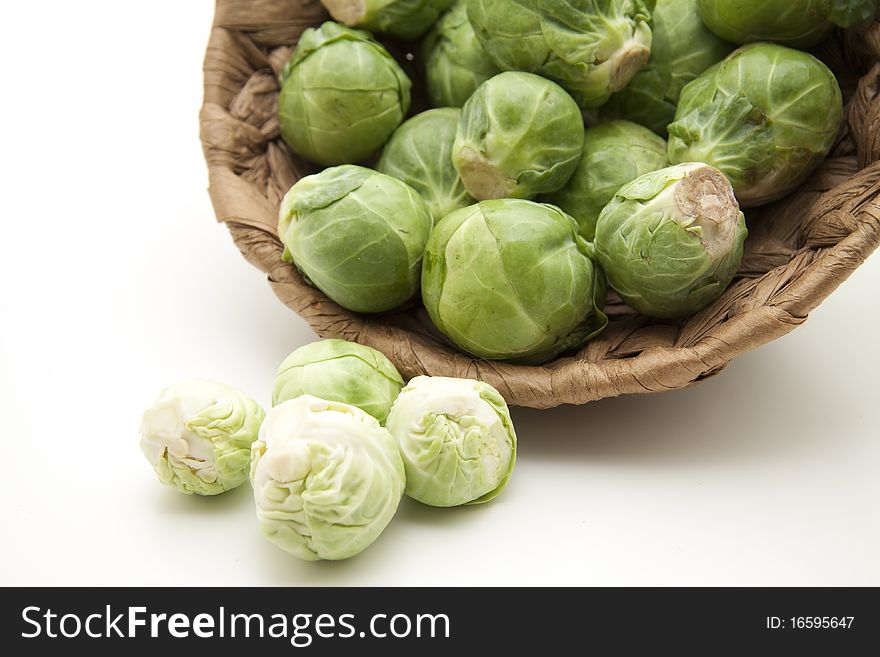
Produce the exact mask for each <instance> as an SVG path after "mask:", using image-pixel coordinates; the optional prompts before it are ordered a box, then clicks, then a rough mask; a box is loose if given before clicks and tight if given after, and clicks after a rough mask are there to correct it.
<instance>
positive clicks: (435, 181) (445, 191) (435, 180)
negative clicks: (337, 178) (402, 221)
mask: <svg viewBox="0 0 880 657" xmlns="http://www.w3.org/2000/svg"><path fill="white" fill-rule="evenodd" d="M460 114H461V111H460V110H457V109H455V108H452V107H446V108H443V109H433V110H428V111H427V112H422V113H421V114H417V115H416V116H414V117H413V118H411V119H409V120H408V121H406V122H405V123H404V124H403V125H402V126H400V127H399V128H398V129H397V130H396V131H395V133H394V134H393V135H391V140H390V141H389V142H388V144H387V145H386V146H385V150H383V151H382V158H381V159H380V160H379V164H378V166H377V167H376V168H377V169H379V171H381V172H382V173H385V174H388V175H389V176H394V177H395V178H397V179H398V180H402V181H403V182H405V183H406V184H408V185H410V186H411V187H412V188H413V189H414V190H416V191H417V192H418V193H419V194H421V195H422V198H423V199H425V202H426V203H427V204H428V208H430V210H431V214H432V215H433V217H434V219H435V220H439V219H442V218H443V217H445V216H446V215H447V214H449V213H450V212H452V211H453V210H457V209H458V208H463V207H465V206H466V205H470V204H471V203H473V202H474V200H473V199H472V198H471V197H470V196H468V193H467V191H465V188H464V185H463V184H462V182H461V178H459V177H458V171H456V170H455V167H454V166H453V165H452V142H453V141H454V140H455V131H456V128H457V127H458V119H459V115H460Z"/></svg>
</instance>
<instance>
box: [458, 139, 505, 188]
mask: <svg viewBox="0 0 880 657" xmlns="http://www.w3.org/2000/svg"><path fill="white" fill-rule="evenodd" d="M458 167H459V169H458V171H459V174H460V175H461V181H462V182H463V183H464V187H465V189H466V190H467V192H468V194H470V195H471V196H473V197H474V198H475V199H477V200H478V201H485V200H488V199H494V198H508V197H509V196H512V195H513V193H514V191H515V190H516V180H513V179H512V178H508V177H507V176H505V175H504V174H503V173H502V172H501V171H500V170H499V169H498V168H497V167H496V166H494V165H492V164H491V163H489V162H487V161H486V158H485V157H483V156H482V155H480V154H479V153H477V152H476V151H475V150H474V149H472V148H469V147H467V146H465V147H464V148H462V149H461V151H460V152H459V154H458Z"/></svg>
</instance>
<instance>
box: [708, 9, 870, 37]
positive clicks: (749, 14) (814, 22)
mask: <svg viewBox="0 0 880 657" xmlns="http://www.w3.org/2000/svg"><path fill="white" fill-rule="evenodd" d="M699 5H700V6H699V9H700V16H702V18H703V21H704V22H705V23H706V25H707V26H708V27H709V29H711V30H712V31H713V32H715V34H717V35H718V36H720V37H721V38H722V39H727V40H728V41H732V42H734V43H738V44H745V43H753V42H755V41H775V42H777V43H781V44H783V45H786V46H791V47H792V48H809V47H810V46H814V45H816V44H817V43H819V42H820V41H821V40H822V39H824V38H825V37H826V36H828V33H829V32H830V31H831V30H832V29H833V28H834V26H835V25H838V26H840V27H851V26H853V25H856V24H857V23H861V22H863V21H866V20H868V19H869V18H871V16H873V15H874V14H875V13H876V11H877V10H878V8H880V0H699Z"/></svg>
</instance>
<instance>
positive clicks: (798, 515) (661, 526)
mask: <svg viewBox="0 0 880 657" xmlns="http://www.w3.org/2000/svg"><path fill="white" fill-rule="evenodd" d="M212 11H213V3H212V2H210V1H209V0H198V1H196V0H188V1H187V2H171V1H169V0H162V1H155V2H150V3H128V2H109V1H108V2H83V3H79V2H78V3H73V2H55V3H48V2H40V3H11V2H6V3H2V4H0V55H2V57H0V62H2V64H0V66H2V67H3V75H2V81H3V90H2V96H3V101H2V103H0V119H2V129H3V139H2V143H0V169H2V171H0V173H2V176H0V180H2V193H0V220H2V225H3V231H2V234H0V250H2V251H0V253H2V257H0V286H2V288H0V289H2V300H0V302H2V305H0V313H2V320H0V418H2V444H3V446H4V449H3V464H2V468H0V499H2V504H3V522H2V540H0V584H3V585H11V584H19V585H36V584H49V585H56V584H58V585H60V584H87V585H91V584H108V585H136V584H168V585H197V584H203V585H222V584H251V585H273V584H278V585H306V584H308V585H328V584H334V585H345V584H375V585H391V584H403V585H427V584H441V585H443V584H466V585H467V584H501V585H513V584H582V585H609V584H617V585H620V584H625V585H628V584H648V585H652V584H672V585H677V584H696V585H701V584H726V585H746V584H750V585H759V584H765V585H782V584H786V585H807V584H820V585H825V584H828V585H831V584H872V585H878V584H880V560H878V558H877V555H878V554H880V517H878V494H880V441H878V430H877V427H878V420H880V400H878V394H877V393H878V389H877V373H878V366H880V346H878V340H877V329H876V327H877V326H878V325H880V304H878V303H877V299H878V291H880V257H874V258H873V259H872V260H870V261H869V262H868V263H867V264H865V266H863V267H862V268H861V269H860V270H859V271H857V272H856V273H855V275H853V276H852V278H851V279H850V280H849V281H848V282H847V283H846V284H844V285H843V286H842V287H841V288H840V290H839V291H838V292H837V293H836V294H834V295H833V296H832V297H831V298H830V299H829V300H828V301H827V302H826V303H825V304H824V305H823V306H821V307H820V308H819V309H818V310H817V311H816V312H815V313H814V315H813V317H812V318H811V319H810V321H809V322H808V323H807V324H806V325H805V326H803V327H801V328H799V329H797V330H796V331H795V332H794V333H792V334H791V335H790V336H788V337H786V338H783V339H782V340H779V341H777V342H775V343H773V344H771V345H769V346H766V347H764V348H762V349H759V350H758V351H756V352H753V353H751V354H748V355H746V356H743V357H741V358H740V359H738V360H737V361H736V362H735V363H734V364H733V365H732V366H731V367H730V368H729V369H728V370H727V371H726V372H724V373H723V374H722V375H720V376H718V377H716V378H715V379H713V380H711V381H710V382H708V383H705V384H704V385H702V386H699V387H697V388H694V389H691V390H687V391H681V392H675V393H669V394H664V395H662V396H652V397H641V398H625V399H616V400H607V401H603V402H600V403H595V404H590V405H588V406H585V407H580V408H563V409H559V410H555V411H545V412H537V411H529V410H515V411H514V420H515V421H516V425H517V429H518V433H519V436H520V451H519V457H520V458H519V462H518V464H517V469H516V472H515V474H514V477H513V479H512V481H511V484H510V486H509V487H508V489H507V490H506V491H505V492H504V494H503V495H502V496H501V497H500V498H499V499H497V500H496V501H494V502H492V503H491V504H489V505H486V506H483V507H477V508H463V509H453V510H442V509H430V508H426V507H423V506H420V505H419V504H417V503H414V502H411V501H409V500H406V499H405V500H404V502H403V503H402V505H401V507H400V511H399V513H398V516H397V517H396V518H395V520H394V521H393V522H392V524H391V525H390V526H389V528H388V530H387V531H386V532H385V534H384V535H383V536H382V537H381V538H380V540H379V541H377V542H376V543H375V544H374V545H373V546H372V547H371V548H370V549H369V550H367V551H366V552H365V553H364V554H362V555H361V556H359V557H357V558H355V559H352V560H349V561H348V562H344V563H305V562H300V561H297V560H296V559H294V558H292V557H290V556H288V555H286V554H285V553H283V552H281V551H280V550H278V549H277V548H275V547H274V546H273V545H271V544H269V543H268V542H267V541H265V540H264V539H263V538H262V537H261V536H260V534H259V532H258V530H257V523H256V519H255V517H254V512H253V505H252V500H251V498H250V489H249V487H248V486H244V487H242V488H241V489H239V490H237V491H235V492H232V493H229V494H226V495H224V496H221V497H218V498H209V499H204V498H197V497H186V496H183V495H180V494H179V493H177V492H175V491H174V490H172V489H170V488H166V487H163V486H162V485H160V484H159V483H158V481H157V480H156V478H155V476H154V474H153V472H152V470H151V468H150V466H149V465H148V464H147V462H146V461H145V460H144V458H143V456H142V455H141V453H140V451H139V449H138V435H137V427H138V422H139V418H140V414H141V412H142V410H143V409H144V407H146V406H147V405H149V404H150V403H151V402H152V401H153V399H154V398H155V396H156V395H157V394H158V392H159V390H160V389H161V388H162V387H164V386H165V385H168V384H171V383H174V382H177V381H178V380H182V379H186V378H189V377H193V376H201V377H210V378H216V379H218V380H221V381H226V382H229V383H232V384H234V385H238V386H240V387H241V388H242V389H244V390H245V391H247V392H249V393H250V394H252V395H253V396H255V397H256V398H257V399H258V400H261V401H262V402H264V403H268V401H269V391H270V386H271V381H272V377H273V374H274V371H275V368H276V366H277V364H278V363H279V361H280V360H281V359H282V358H283V357H284V356H285V355H286V354H287V353H288V352H289V351H291V350H292V349H294V348H295V347H297V346H299V345H302V344H304V343H306V342H308V341H310V340H312V339H313V337H314V336H313V334H312V332H311V331H310V329H309V328H308V327H307V326H306V324H305V322H303V321H302V320H301V319H299V318H298V317H297V316H296V315H295V314H294V313H293V312H292V311H290V310H288V309H287V308H285V307H284V306H283V305H282V304H281V303H280V302H279V301H277V300H276V298H275V297H274V296H273V294H272V292H271V291H270V289H269V287H268V285H267V284H266V283H265V281H264V280H263V276H262V275H261V274H260V273H259V272H258V271H257V270H255V269H253V268H251V267H250V266H249V265H248V264H247V263H246V262H245V261H244V260H243V259H242V258H241V257H240V256H239V254H238V252H237V250H236V248H235V247H234V245H233V243H232V241H231V239H230V238H229V236H228V234H227V232H226V229H225V228H224V227H223V226H220V225H218V224H216V223H215V221H214V218H213V215H212V211H211V206H210V203H209V201H208V195H207V192H206V186H207V180H206V173H205V167H204V164H203V161H202V155H201V148H200V145H199V141H198V122H197V115H198V109H199V106H200V104H201V84H202V80H201V61H202V55H203V50H204V46H205V44H206V41H207V37H208V31H209V25H210V22H211V16H212Z"/></svg>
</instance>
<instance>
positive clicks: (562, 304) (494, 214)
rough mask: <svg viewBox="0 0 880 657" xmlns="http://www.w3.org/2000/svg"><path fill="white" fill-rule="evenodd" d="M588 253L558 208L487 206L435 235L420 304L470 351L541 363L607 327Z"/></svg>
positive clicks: (505, 202) (453, 217)
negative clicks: (599, 303) (422, 302)
mask: <svg viewBox="0 0 880 657" xmlns="http://www.w3.org/2000/svg"><path fill="white" fill-rule="evenodd" d="M589 251H590V247H589V245H588V244H587V242H586V241H585V240H583V239H582V238H581V237H580V236H579V235H578V232H577V223H576V222H575V220H574V219H572V218H571V217H569V216H568V215H567V214H565V213H564V212H562V211H561V210H559V209H558V208H556V207H553V206H552V205H543V204H540V203H533V202H531V201H524V200H519V199H501V200H494V201H483V202H481V203H478V204H476V205H472V206H470V207H467V208H463V209H461V210H456V211H455V212H453V213H452V214H450V215H447V216H446V217H445V218H443V219H442V220H441V221H440V222H439V223H438V224H437V226H436V227H435V228H434V232H432V233H431V238H430V239H429V240H428V246H427V248H426V250H425V259H424V262H423V264H422V299H423V301H424V303H425V308H427V310H428V315H429V316H430V317H431V320H432V321H433V322H434V325H435V326H436V327H437V328H438V329H439V330H440V331H442V332H443V333H444V334H445V335H446V336H447V337H448V338H449V339H450V340H452V342H454V343H455V344H456V345H458V346H459V347H460V348H461V349H463V350H464V351H467V352H468V353H471V354H473V355H475V356H479V357H481V358H488V359H498V360H515V361H518V362H523V363H541V362H544V361H547V360H550V359H551V358H554V357H555V356H557V355H558V354H560V353H563V352H565V351H569V350H571V349H575V348H577V347H579V346H580V345H582V344H583V343H584V342H586V341H587V340H589V339H590V338H592V337H594V336H595V335H598V334H599V333H600V332H601V331H602V330H603V329H604V328H605V326H606V325H607V323H608V318H607V317H606V316H605V314H604V313H602V311H601V310H600V309H599V308H598V305H597V302H599V301H600V300H601V296H602V290H603V283H602V281H601V277H600V276H599V275H598V274H597V268H596V266H595V265H594V264H593V261H592V260H591V259H590V257H589V256H588V253H589Z"/></svg>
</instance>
